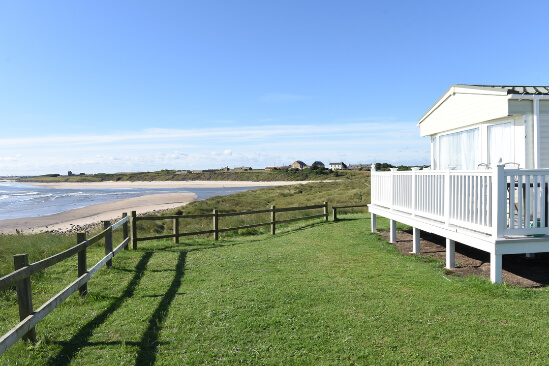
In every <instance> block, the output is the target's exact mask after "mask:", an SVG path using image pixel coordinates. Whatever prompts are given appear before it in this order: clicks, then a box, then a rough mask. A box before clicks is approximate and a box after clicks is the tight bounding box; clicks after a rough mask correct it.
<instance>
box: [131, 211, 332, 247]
mask: <svg viewBox="0 0 549 366" xmlns="http://www.w3.org/2000/svg"><path fill="white" fill-rule="evenodd" d="M314 209H322V210H323V213H322V214H318V215H312V216H303V217H297V218H293V219H287V220H276V214H277V213H281V212H292V211H304V210H314ZM261 213H270V214H271V220H270V221H269V222H262V223H259V224H252V225H244V226H237V227H229V228H221V229H220V228H219V219H220V218H222V217H231V216H243V215H255V214H261ZM198 218H211V219H212V229H211V230H202V231H193V232H186V233H181V232H180V230H179V229H180V221H181V220H183V219H198ZM317 218H324V220H326V221H328V202H324V203H323V204H321V205H311V206H300V207H285V208H276V207H275V206H271V208H270V209H264V210H255V211H245V212H219V211H218V210H215V209H214V210H213V212H212V213H211V214H200V215H175V216H137V213H136V212H135V211H132V212H131V242H132V248H133V249H137V242H139V241H146V240H157V239H168V238H173V240H174V242H175V243H178V242H179V238H180V237H182V236H190V235H202V234H213V238H214V240H218V239H219V233H223V232H227V231H232V230H241V229H250V228H254V227H260V226H271V234H272V235H274V234H275V232H276V225H278V224H285V223H289V222H294V221H301V220H310V219H317ZM149 220H152V221H154V220H172V222H173V225H172V228H173V229H172V234H167V235H156V236H147V237H142V238H140V237H139V236H138V232H137V231H138V230H137V223H138V222H139V221H149Z"/></svg>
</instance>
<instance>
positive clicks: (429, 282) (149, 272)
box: [0, 214, 549, 365]
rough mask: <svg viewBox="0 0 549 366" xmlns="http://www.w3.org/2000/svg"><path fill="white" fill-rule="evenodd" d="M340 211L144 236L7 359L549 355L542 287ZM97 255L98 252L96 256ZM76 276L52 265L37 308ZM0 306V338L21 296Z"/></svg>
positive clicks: (512, 358) (319, 361)
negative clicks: (232, 231)
mask: <svg viewBox="0 0 549 366" xmlns="http://www.w3.org/2000/svg"><path fill="white" fill-rule="evenodd" d="M341 218H342V220H341V221H339V222H336V223H333V222H324V221H321V220H312V221H311V222H308V223H301V224H300V225H293V226H290V227H287V228H286V229H285V230H284V231H281V232H280V233H278V234H277V235H275V236H270V235H259V236H255V237H237V238H225V239H223V240H220V241H219V242H213V241H211V240H202V239H201V240H195V241H190V242H185V243H182V244H179V245H175V244H173V243H171V242H169V241H156V242H146V243H140V248H139V249H138V250H137V251H123V252H121V254H119V255H118V256H117V257H115V259H114V266H113V268H111V269H102V270H101V271H100V272H99V273H98V275H97V276H96V277H94V278H92V280H91V282H90V283H89V291H90V294H89V296H88V297H87V298H86V299H81V298H79V297H78V296H77V295H73V296H72V297H71V298H70V299H69V300H68V301H67V302H65V303H64V304H62V305H61V306H60V307H59V308H58V309H56V310H55V311H54V312H53V313H52V314H50V315H49V316H48V317H46V319H45V320H44V321H43V322H41V323H40V324H39V325H38V327H37V333H38V337H39V342H38V343H37V344H36V345H30V344H27V343H24V342H18V343H17V344H16V345H15V346H14V347H12V348H11V349H10V350H8V351H7V352H6V353H5V354H4V355H3V356H0V363H1V364H3V365H15V364H17V365H28V364H30V365H42V364H49V365H69V364H70V365H89V364H102V365H134V364H138V365H150V364H155V365H177V364H225V365H235V364H257V365H286V364H309V365H328V364H338V365H339V364H344V365H345V364H349V365H352V364H358V365H366V364H408V363H412V364H427V363H429V364H467V365H468V364H546V363H547V359H548V356H549V335H548V332H547V329H548V326H549V324H548V323H549V317H548V316H547V315H548V314H547V313H548V312H549V310H548V306H547V305H548V304H549V302H548V300H549V294H548V293H547V291H546V289H537V290H536V289H524V288H513V287H510V286H506V285H493V284H491V283H489V281H487V280H485V279H480V278H476V277H469V278H456V277H451V276H449V275H447V274H446V272H445V271H444V270H443V268H442V266H441V263H439V262H436V261H432V260H426V259H424V258H421V257H403V256H402V255H401V254H400V253H399V252H398V251H397V250H396V249H395V248H394V247H393V246H391V245H390V244H388V243H387V242H386V241H385V240H384V239H382V238H380V237H379V236H378V235H376V234H372V233H370V232H369V227H370V220H369V215H367V214H351V215H347V216H342V217H341ZM378 226H379V227H380V228H384V227H386V226H388V225H387V222H386V221H385V220H381V219H380V220H378ZM101 255H102V249H101V248H100V247H98V248H92V250H91V253H90V254H89V257H90V259H89V263H94V262H95V261H96V260H97V259H98V258H99V257H100V256H101ZM73 262H74V263H73ZM75 277H76V261H72V262H71V260H69V261H67V262H63V264H61V265H58V266H56V267H53V268H52V269H50V270H48V271H47V272H46V274H45V275H43V276H42V277H41V278H39V279H37V280H35V281H34V283H33V295H34V297H35V304H41V303H43V301H45V299H46V298H47V297H49V296H51V294H52V293H53V292H55V291H57V290H58V288H59V287H60V286H61V285H60V284H59V283H60V282H68V281H69V279H70V278H75ZM0 306H1V308H2V310H3V311H2V312H1V314H0V326H1V329H0V331H1V332H2V334H3V333H5V331H6V330H7V329H9V328H10V327H11V326H13V325H14V324H15V323H17V317H18V315H17V308H16V300H15V295H14V293H13V292H8V293H4V294H3V295H2V298H1V305H0ZM35 306H36V305H35Z"/></svg>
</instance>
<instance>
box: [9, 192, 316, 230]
mask: <svg viewBox="0 0 549 366" xmlns="http://www.w3.org/2000/svg"><path fill="white" fill-rule="evenodd" d="M301 183H307V182H238V181H220V182H218V181H196V182H193V181H173V182H168V181H161V182H93V183H82V182H77V183H74V182H60V183H32V184H33V185H36V186H42V187H50V188H74V189H86V188H89V189H91V188H208V187H210V188H219V187H271V186H280V185H291V184H301ZM194 199H196V195H195V194H194V193H164V194H153V195H147V196H141V197H134V198H126V199H122V200H117V201H112V202H107V203H100V204H96V205H91V206H87V207H84V208H79V209H75V210H69V211H65V212H61V213H58V214H54V215H46V216H40V217H28V218H21V219H9V220H0V234H16V233H17V232H22V233H39V232H44V231H54V232H66V231H86V228H87V227H89V226H90V225H92V224H95V223H98V222H100V221H105V220H116V219H118V218H120V217H122V213H123V212H126V213H128V215H129V214H130V212H131V211H137V213H138V214H139V213H145V212H151V211H158V210H165V209H169V208H174V207H180V206H184V205H186V204H188V203H189V202H192V201H193V200H194Z"/></svg>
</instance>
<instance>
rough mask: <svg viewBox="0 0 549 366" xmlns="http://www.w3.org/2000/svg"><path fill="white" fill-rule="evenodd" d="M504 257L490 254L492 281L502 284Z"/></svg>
mask: <svg viewBox="0 0 549 366" xmlns="http://www.w3.org/2000/svg"><path fill="white" fill-rule="evenodd" d="M502 259H503V258H502V255H501V254H496V253H490V281H492V283H501V281H502V279H501V271H502Z"/></svg>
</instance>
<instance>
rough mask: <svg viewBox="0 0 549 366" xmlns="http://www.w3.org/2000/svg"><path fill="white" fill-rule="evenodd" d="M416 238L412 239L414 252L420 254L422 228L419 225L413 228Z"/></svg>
mask: <svg viewBox="0 0 549 366" xmlns="http://www.w3.org/2000/svg"><path fill="white" fill-rule="evenodd" d="M412 232H413V235H414V239H413V241H412V253H413V254H419V250H420V249H419V240H420V230H419V229H418V228H417V227H414V229H413V231H412Z"/></svg>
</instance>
